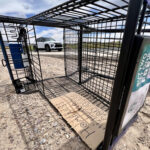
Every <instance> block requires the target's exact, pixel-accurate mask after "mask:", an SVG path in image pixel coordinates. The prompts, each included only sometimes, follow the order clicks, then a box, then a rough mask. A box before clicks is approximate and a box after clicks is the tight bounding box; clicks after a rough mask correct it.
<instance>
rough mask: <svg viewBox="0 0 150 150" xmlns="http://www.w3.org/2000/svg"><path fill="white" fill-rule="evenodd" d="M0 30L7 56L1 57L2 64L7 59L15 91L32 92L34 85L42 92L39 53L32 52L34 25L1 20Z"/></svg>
mask: <svg viewBox="0 0 150 150" xmlns="http://www.w3.org/2000/svg"><path fill="white" fill-rule="evenodd" d="M22 29H24V30H22ZM0 31H1V35H2V40H3V43H4V51H5V52H6V55H7V57H8V60H4V59H3V64H4V65H5V61H7V63H8V64H9V65H10V71H11V72H12V82H13V84H14V86H15V88H16V92H17V93H23V92H32V91H35V90H36V87H38V89H39V90H40V91H42V92H43V91H44V90H43V88H44V87H43V83H42V72H41V65H40V58H39V53H38V50H37V51H35V52H33V51H34V50H36V49H35V47H36V45H37V43H36V33H35V29H34V26H33V25H32V26H26V25H20V24H17V23H3V22H2V23H0ZM39 86H41V87H40V88H39Z"/></svg>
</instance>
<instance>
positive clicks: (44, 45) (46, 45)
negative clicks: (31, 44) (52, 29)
mask: <svg viewBox="0 0 150 150" xmlns="http://www.w3.org/2000/svg"><path fill="white" fill-rule="evenodd" d="M37 47H38V49H45V50H46V51H51V50H58V51H62V49H63V45H62V43H60V42H57V41H55V40H54V39H53V38H48V37H40V38H37Z"/></svg>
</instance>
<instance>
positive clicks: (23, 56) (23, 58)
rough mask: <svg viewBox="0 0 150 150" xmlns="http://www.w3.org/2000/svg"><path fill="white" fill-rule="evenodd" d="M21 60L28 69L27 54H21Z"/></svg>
mask: <svg viewBox="0 0 150 150" xmlns="http://www.w3.org/2000/svg"><path fill="white" fill-rule="evenodd" d="M22 60H23V65H24V67H28V66H29V61H28V56H27V54H24V53H22Z"/></svg>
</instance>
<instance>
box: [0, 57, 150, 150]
mask: <svg viewBox="0 0 150 150" xmlns="http://www.w3.org/2000/svg"><path fill="white" fill-rule="evenodd" d="M0 59H1V56H0ZM41 64H42V68H43V76H44V78H49V77H54V76H62V75H64V61H63V59H60V58H54V57H49V56H41ZM0 70H1V73H0V150H29V149H31V150H51V149H52V150H57V149H61V150H62V149H64V150H86V149H88V147H87V146H86V145H85V144H84V143H83V142H82V141H81V140H80V138H79V137H78V135H76V133H74V132H73V131H72V130H71V129H70V128H69V127H68V126H67V125H66V123H65V121H64V120H63V119H62V117H61V116H60V115H58V113H57V112H56V111H55V110H54V109H53V107H52V106H50V105H49V104H48V102H47V101H46V100H44V99H43V98H42V97H41V96H40V95H39V93H34V94H30V95H23V94H20V95H17V94H15V91H14V88H13V87H12V85H11V82H10V80H9V76H8V72H7V69H6V68H3V67H2V65H1V64H0ZM149 106H150V93H148V97H147V99H146V102H145V105H144V107H143V108H142V109H141V111H140V112H139V115H138V118H137V120H136V121H135V122H134V123H133V125H132V126H131V127H130V128H129V129H128V131H127V132H126V134H125V135H124V136H123V137H122V138H121V139H120V140H119V142H118V143H117V144H116V146H115V147H114V150H148V149H150V107H149Z"/></svg>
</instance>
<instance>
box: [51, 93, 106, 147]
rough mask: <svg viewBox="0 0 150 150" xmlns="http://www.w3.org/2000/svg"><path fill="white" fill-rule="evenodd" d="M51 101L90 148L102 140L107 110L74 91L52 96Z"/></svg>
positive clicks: (96, 145)
mask: <svg viewBox="0 0 150 150" xmlns="http://www.w3.org/2000/svg"><path fill="white" fill-rule="evenodd" d="M51 103H52V104H53V105H54V106H55V107H56V109H57V110H58V111H59V112H60V114H61V115H62V117H63V118H64V119H65V120H66V121H67V122H68V123H69V124H70V126H71V127H72V128H73V129H74V130H75V131H76V132H77V134H78V135H79V136H80V137H81V139H82V140H83V141H84V142H85V143H86V144H87V145H88V146H89V147H90V148H91V149H96V148H97V147H98V145H99V144H100V143H101V142H102V141H103V138H104V132H105V126H106V119H107V112H105V111H104V110H101V109H100V108H98V107H97V106H95V105H93V104H92V103H90V102H89V101H88V100H87V99H86V98H84V97H82V96H81V95H79V94H77V93H74V92H71V93H68V94H66V95H63V96H60V97H57V98H54V99H52V100H51Z"/></svg>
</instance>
